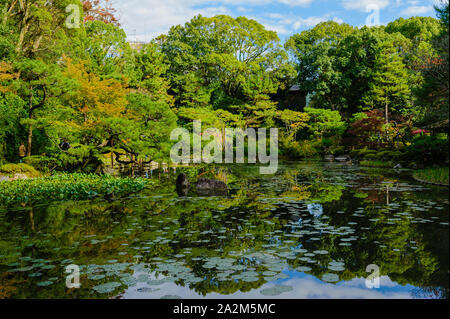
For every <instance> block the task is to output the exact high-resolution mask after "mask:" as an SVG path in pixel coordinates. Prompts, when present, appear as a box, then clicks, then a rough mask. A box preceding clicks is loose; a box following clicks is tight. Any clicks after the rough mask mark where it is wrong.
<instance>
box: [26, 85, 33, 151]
mask: <svg viewBox="0 0 450 319" xmlns="http://www.w3.org/2000/svg"><path fill="white" fill-rule="evenodd" d="M29 108H30V109H29V115H28V118H29V119H30V120H31V119H32V118H33V87H31V93H30V106H29ZM32 143H33V125H32V124H31V123H30V126H29V127H28V149H27V156H31V146H32Z"/></svg>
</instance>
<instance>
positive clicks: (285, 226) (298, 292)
mask: <svg viewBox="0 0 450 319" xmlns="http://www.w3.org/2000/svg"><path fill="white" fill-rule="evenodd" d="M216 169H217V172H218V173H219V174H221V175H222V176H225V177H226V178H227V180H228V183H229V185H230V192H229V194H228V195H227V196H216V197H214V196H211V197H199V196H196V195H192V194H189V195H188V196H187V197H179V196H178V195H177V193H176V191H175V186H174V178H175V177H174V176H170V177H163V178H166V179H167V181H165V182H162V186H161V187H158V188H155V189H146V190H145V191H143V192H141V193H139V194H136V195H134V196H130V197H127V198H122V199H118V200H109V201H108V200H98V199H97V200H90V201H77V202H56V203H48V204H46V205H39V206H34V207H20V208H17V209H8V210H6V209H3V210H0V298H448V290H449V286H448V283H449V278H448V273H449V264H448V260H449V227H448V221H449V218H448V215H449V214H448V213H449V203H448V195H449V194H448V193H449V191H448V188H445V187H444V188H443V187H435V186H428V185H423V184H419V183H417V182H415V181H414V180H413V179H411V178H410V172H409V171H407V170H400V171H395V170H386V169H382V170H380V169H368V168H362V167H359V166H357V165H346V164H338V163H321V162H296V163H283V164H280V166H279V170H278V172H277V173H276V174H275V175H260V174H259V169H258V167H257V166H255V165H227V166H223V167H217V168H216ZM68 265H77V266H78V267H79V269H80V285H81V286H80V287H79V288H72V289H68V288H67V287H66V276H68V273H66V267H67V266H68ZM369 265H372V266H370V267H376V269H378V271H379V278H378V283H379V287H378V288H377V286H375V287H373V284H375V283H376V282H377V279H376V278H375V279H373V278H372V277H369V276H373V277H375V273H372V272H371V271H373V269H374V268H370V267H369V268H368V266H369ZM373 265H375V266H373ZM366 270H367V271H366ZM368 283H369V285H367V284H368ZM370 284H372V286H371V285H370ZM369 287H372V288H369Z"/></svg>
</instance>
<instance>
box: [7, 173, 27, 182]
mask: <svg viewBox="0 0 450 319" xmlns="http://www.w3.org/2000/svg"><path fill="white" fill-rule="evenodd" d="M18 179H28V176H27V175H25V174H20V173H16V174H14V177H13V178H12V179H11V180H12V181H16V180H18Z"/></svg>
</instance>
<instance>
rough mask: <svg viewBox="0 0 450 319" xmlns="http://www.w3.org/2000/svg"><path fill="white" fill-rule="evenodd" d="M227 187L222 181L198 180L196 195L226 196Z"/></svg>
mask: <svg viewBox="0 0 450 319" xmlns="http://www.w3.org/2000/svg"><path fill="white" fill-rule="evenodd" d="M227 191H228V186H227V184H225V183H224V182H222V181H218V180H215V179H208V178H199V179H198V181H197V193H198V194H199V195H200V196H222V195H226V193H227Z"/></svg>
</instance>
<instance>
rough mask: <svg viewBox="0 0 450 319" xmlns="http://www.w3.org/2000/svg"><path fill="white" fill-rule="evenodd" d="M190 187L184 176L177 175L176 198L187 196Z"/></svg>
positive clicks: (182, 174)
mask: <svg viewBox="0 0 450 319" xmlns="http://www.w3.org/2000/svg"><path fill="white" fill-rule="evenodd" d="M190 187H191V184H190V183H189V180H188V179H187V176H186V174H184V173H181V174H180V175H178V177H177V181H176V189H177V193H178V196H187V194H188V192H189V188H190Z"/></svg>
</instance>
